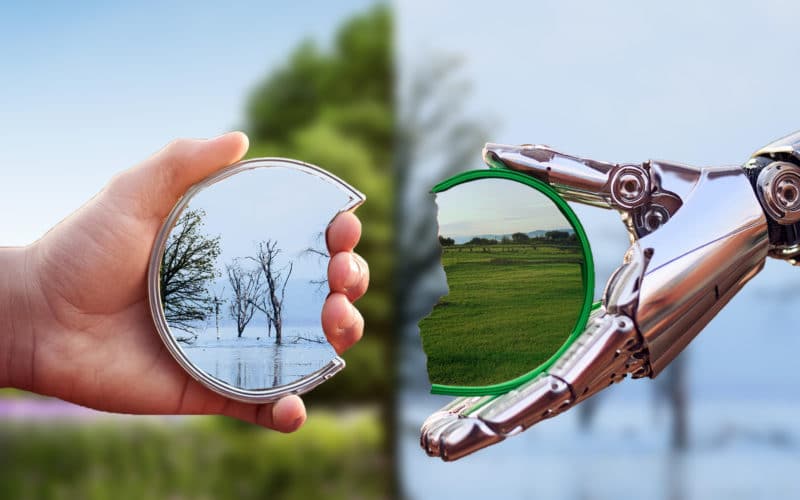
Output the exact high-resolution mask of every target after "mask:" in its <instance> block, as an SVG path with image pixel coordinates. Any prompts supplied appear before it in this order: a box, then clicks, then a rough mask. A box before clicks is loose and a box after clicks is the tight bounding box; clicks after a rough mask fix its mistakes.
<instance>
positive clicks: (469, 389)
mask: <svg viewBox="0 0 800 500" xmlns="http://www.w3.org/2000/svg"><path fill="white" fill-rule="evenodd" d="M482 179H507V180H511V181H516V182H519V183H521V184H524V185H526V186H528V187H531V188H533V189H535V190H536V191H539V192H540V193H542V194H543V195H545V196H546V197H547V198H549V199H550V200H551V201H552V202H553V203H554V204H555V205H556V207H558V209H559V211H560V212H561V214H562V215H563V216H564V217H565V218H566V219H567V221H569V223H570V224H571V225H572V228H573V229H574V230H575V234H576V235H577V236H578V241H579V242H580V244H581V249H582V251H583V261H584V265H582V266H581V278H582V281H583V287H584V298H583V304H582V306H581V310H580V314H579V315H578V318H577V320H576V322H575V326H574V327H573V328H572V332H571V333H570V334H569V336H568V337H567V340H566V341H564V343H563V344H562V345H561V347H559V349H558V350H557V351H556V352H555V353H554V354H553V355H552V356H550V358H548V359H547V361H545V362H544V363H542V364H540V365H538V366H536V367H535V368H533V369H532V370H531V371H529V372H527V373H525V374H524V375H521V376H519V377H516V378H513V379H511V380H507V381H505V382H500V383H497V384H491V385H484V386H459V385H442V384H431V393H432V394H445V395H451V396H492V395H498V394H505V393H507V392H509V391H511V390H513V389H516V388H517V387H519V386H520V385H522V384H524V383H525V382H528V381H530V380H532V379H534V378H536V377H537V376H539V375H541V374H542V373H544V372H545V371H546V370H547V369H548V368H550V367H551V366H552V365H553V364H554V363H555V362H556V361H557V360H558V359H559V358H560V357H561V355H562V354H564V352H565V351H566V350H567V349H569V347H570V346H571V345H572V343H573V342H575V339H577V338H578V337H579V336H580V334H581V333H583V330H584V329H585V328H586V323H587V322H588V321H589V314H590V313H591V311H592V308H593V301H594V260H593V258H592V248H591V246H590V245H589V238H588V237H587V236H586V231H584V229H583V225H582V224H581V221H580V220H579V219H578V216H577V215H576V214H575V212H574V211H573V210H572V208H571V207H570V206H569V204H567V202H566V201H565V200H564V199H563V198H562V197H561V196H559V194H558V193H557V192H556V191H555V190H554V189H553V188H552V187H550V185H548V184H546V183H544V182H542V181H540V180H539V179H536V178H535V177H531V176H529V175H526V174H523V173H520V172H517V171H514V170H506V169H502V168H491V169H481V170H469V171H467V172H463V173H461V174H458V175H456V176H454V177H451V178H449V179H447V180H445V181H442V182H440V183H439V184H437V185H436V186H434V188H433V189H432V190H431V191H432V192H433V193H434V194H436V193H441V192H444V191H447V190H448V189H450V188H453V187H455V186H458V185H460V184H465V183H467V182H473V181H479V180H482Z"/></svg>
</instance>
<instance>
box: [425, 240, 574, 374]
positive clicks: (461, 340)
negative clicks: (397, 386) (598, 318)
mask: <svg viewBox="0 0 800 500" xmlns="http://www.w3.org/2000/svg"><path fill="white" fill-rule="evenodd" d="M442 264H443V266H444V270H445V273H446V274H447V282H448V285H449V288H450V292H449V294H448V295H446V296H443V297H441V299H440V300H439V302H438V303H437V304H436V306H434V309H433V312H432V313H431V314H430V315H429V316H428V317H427V318H425V319H424V320H423V321H422V322H421V323H420V333H421V335H422V342H423V347H424V349H425V353H426V354H427V356H428V375H429V377H430V380H431V383H432V384H439V385H449V386H486V385H493V384H498V383H502V382H505V381H508V380H511V379H513V378H516V377H519V376H521V375H524V374H525V373H528V372H530V371H531V370H533V369H535V368H536V367H537V366H539V365H541V364H542V363H544V362H545V361H547V360H548V359H549V358H550V357H551V356H552V355H553V354H554V353H555V352H556V351H557V350H558V349H559V348H560V347H561V346H562V345H563V344H564V342H566V340H567V339H568V337H569V336H570V334H571V333H572V330H573V328H574V326H575V323H576V321H577V319H578V316H579V315H580V311H581V308H582V306H583V302H584V298H585V290H584V287H583V281H582V274H581V267H582V265H583V252H582V249H581V246H580V244H579V243H577V242H572V243H566V244H565V243H553V244H548V243H542V244H531V245H529V244H509V245H506V244H496V245H487V246H480V245H454V246H445V247H442Z"/></svg>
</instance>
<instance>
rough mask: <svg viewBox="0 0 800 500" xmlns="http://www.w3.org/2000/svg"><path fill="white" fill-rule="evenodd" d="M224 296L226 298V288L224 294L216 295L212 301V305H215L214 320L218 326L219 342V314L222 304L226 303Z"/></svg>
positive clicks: (223, 290)
mask: <svg viewBox="0 0 800 500" xmlns="http://www.w3.org/2000/svg"><path fill="white" fill-rule="evenodd" d="M224 296H225V288H223V289H222V292H220V293H219V294H216V293H215V294H214V296H213V297H212V299H211V303H212V304H214V319H215V320H216V326H217V340H219V314H220V308H221V306H222V304H224V303H225V299H223V298H222V297H224Z"/></svg>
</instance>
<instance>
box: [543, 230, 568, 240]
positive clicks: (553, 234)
mask: <svg viewBox="0 0 800 500" xmlns="http://www.w3.org/2000/svg"><path fill="white" fill-rule="evenodd" d="M544 237H545V238H547V239H549V240H555V241H564V240H566V239H567V238H569V233H568V232H566V231H547V232H546V233H544Z"/></svg>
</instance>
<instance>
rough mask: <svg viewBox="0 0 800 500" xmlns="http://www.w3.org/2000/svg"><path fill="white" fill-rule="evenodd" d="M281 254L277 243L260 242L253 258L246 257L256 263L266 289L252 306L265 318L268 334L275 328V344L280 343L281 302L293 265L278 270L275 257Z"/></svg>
mask: <svg viewBox="0 0 800 500" xmlns="http://www.w3.org/2000/svg"><path fill="white" fill-rule="evenodd" d="M280 253H281V249H280V248H278V242H277V241H273V240H266V241H262V242H261V243H259V244H258V252H257V253H256V256H255V258H254V257H248V258H249V259H250V260H252V261H254V262H256V263H257V264H258V265H259V267H260V273H262V274H263V276H264V280H265V282H266V285H267V289H266V290H264V294H262V295H261V297H260V300H258V301H256V300H254V301H253V306H254V307H255V308H257V309H258V310H259V311H261V312H263V313H264V314H265V315H266V316H267V321H268V324H269V326H268V328H269V329H270V330H269V333H270V334H271V328H275V343H276V344H280V343H281V333H282V330H283V301H284V298H285V297H286V284H287V283H289V277H290V276H291V275H292V268H293V267H294V266H293V264H292V263H291V262H290V263H289V264H287V265H286V266H284V267H282V268H280V269H279V268H278V263H277V257H278V255H279V254H280Z"/></svg>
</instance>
